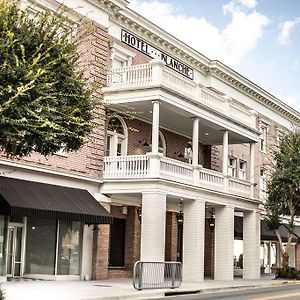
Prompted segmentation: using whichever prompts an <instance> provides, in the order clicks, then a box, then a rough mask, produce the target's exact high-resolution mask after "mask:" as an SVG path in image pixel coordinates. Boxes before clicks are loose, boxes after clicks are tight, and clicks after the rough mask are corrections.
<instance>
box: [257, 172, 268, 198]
mask: <svg viewBox="0 0 300 300" xmlns="http://www.w3.org/2000/svg"><path fill="white" fill-rule="evenodd" d="M266 196H267V179H266V170H265V169H260V177H259V199H260V201H262V202H265V201H266Z"/></svg>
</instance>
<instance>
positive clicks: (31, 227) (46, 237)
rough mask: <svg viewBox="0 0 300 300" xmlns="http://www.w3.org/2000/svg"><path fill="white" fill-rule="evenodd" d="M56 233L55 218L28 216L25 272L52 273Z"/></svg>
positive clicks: (53, 269)
mask: <svg viewBox="0 0 300 300" xmlns="http://www.w3.org/2000/svg"><path fill="white" fill-rule="evenodd" d="M56 234H57V221H56V220H46V219H35V218H28V221H27V243H26V265H25V273H27V274H47V275H49V274H50V275H54V271H55V252H56Z"/></svg>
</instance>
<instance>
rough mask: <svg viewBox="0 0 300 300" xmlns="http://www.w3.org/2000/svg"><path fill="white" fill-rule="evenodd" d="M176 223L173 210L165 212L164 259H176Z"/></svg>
mask: <svg viewBox="0 0 300 300" xmlns="http://www.w3.org/2000/svg"><path fill="white" fill-rule="evenodd" d="M177 238H178V224H177V218H176V213H175V212H167V216H166V248H165V260H166V261H176V260H177Z"/></svg>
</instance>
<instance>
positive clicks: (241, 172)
mask: <svg viewBox="0 0 300 300" xmlns="http://www.w3.org/2000/svg"><path fill="white" fill-rule="evenodd" d="M246 169H247V163H246V162H245V161H244V160H241V159H240V161H239V179H242V180H246Z"/></svg>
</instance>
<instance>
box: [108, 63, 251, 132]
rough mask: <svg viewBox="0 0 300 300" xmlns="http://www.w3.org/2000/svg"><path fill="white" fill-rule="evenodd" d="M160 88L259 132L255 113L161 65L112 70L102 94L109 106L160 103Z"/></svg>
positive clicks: (152, 64) (144, 65)
mask: <svg viewBox="0 0 300 300" xmlns="http://www.w3.org/2000/svg"><path fill="white" fill-rule="evenodd" d="M157 88H159V89H161V90H162V91H164V92H166V93H171V94H174V93H175V94H176V95H177V96H178V97H179V98H182V99H185V100H188V101H191V102H192V103H193V104H194V105H197V106H200V107H201V108H202V109H204V110H209V111H214V112H216V113H218V114H220V115H223V116H225V117H226V118H228V119H232V120H233V121H234V122H238V123H241V124H242V125H243V126H247V127H249V128H252V129H254V128H256V114H255V112H253V111H252V110H249V109H246V108H245V107H244V106H242V105H240V104H239V103H237V102H236V101H233V100H232V99H230V98H229V97H227V96H224V95H223V96H222V95H221V94H218V93H216V92H214V91H213V90H211V89H209V88H205V87H203V86H202V85H201V84H198V83H196V82H195V81H192V80H190V79H188V78H186V77H184V76H183V75H181V74H179V73H177V72H175V71H173V70H171V69H170V68H168V67H167V66H165V65H164V63H163V62H161V61H155V60H153V61H150V63H147V64H141V65H133V66H127V67H123V68H117V69H111V70H109V72H108V74H107V87H105V88H104V89H103V91H104V94H105V98H106V99H107V100H108V101H109V102H112V103H117V102H118V101H119V103H127V100H126V99H130V101H134V99H135V98H139V99H149V98H151V97H152V99H155V98H156V99H157Z"/></svg>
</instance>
